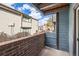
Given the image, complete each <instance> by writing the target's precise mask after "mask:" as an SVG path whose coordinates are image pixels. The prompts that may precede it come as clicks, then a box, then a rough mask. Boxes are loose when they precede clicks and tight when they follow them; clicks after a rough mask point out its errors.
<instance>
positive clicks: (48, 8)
mask: <svg viewBox="0 0 79 59" xmlns="http://www.w3.org/2000/svg"><path fill="white" fill-rule="evenodd" d="M33 5H34V6H35V7H37V8H38V9H39V10H40V11H42V12H43V13H50V12H57V11H58V10H60V9H62V8H65V7H66V6H69V4H68V3H33Z"/></svg>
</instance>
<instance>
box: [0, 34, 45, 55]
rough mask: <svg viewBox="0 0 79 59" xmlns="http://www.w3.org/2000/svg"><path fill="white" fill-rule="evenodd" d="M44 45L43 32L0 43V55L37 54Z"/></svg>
mask: <svg viewBox="0 0 79 59" xmlns="http://www.w3.org/2000/svg"><path fill="white" fill-rule="evenodd" d="M43 47H44V33H42V34H39V35H34V36H29V37H23V38H19V39H15V40H10V41H6V42H2V43H0V55H1V56H37V55H39V53H40V51H41V50H42V49H43Z"/></svg>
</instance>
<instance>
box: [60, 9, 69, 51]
mask: <svg viewBox="0 0 79 59" xmlns="http://www.w3.org/2000/svg"><path fill="white" fill-rule="evenodd" d="M59 48H60V50H64V51H69V9H68V8H66V9H64V10H60V11H59Z"/></svg>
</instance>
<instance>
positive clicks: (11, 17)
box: [0, 4, 38, 35]
mask: <svg viewBox="0 0 79 59" xmlns="http://www.w3.org/2000/svg"><path fill="white" fill-rule="evenodd" d="M37 23H38V21H37V20H36V19H34V18H32V17H30V16H28V15H25V14H23V13H21V12H19V11H17V10H14V9H11V8H9V7H7V6H5V5H3V4H0V32H4V33H7V34H9V35H14V34H16V33H18V32H23V31H26V32H29V33H30V34H34V33H35V32H36V30H38V24H37Z"/></svg>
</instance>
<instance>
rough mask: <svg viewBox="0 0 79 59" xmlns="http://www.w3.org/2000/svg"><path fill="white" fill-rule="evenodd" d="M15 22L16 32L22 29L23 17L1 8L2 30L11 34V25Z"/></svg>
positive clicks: (0, 24)
mask: <svg viewBox="0 0 79 59" xmlns="http://www.w3.org/2000/svg"><path fill="white" fill-rule="evenodd" d="M13 23H15V27H14V34H16V33H17V32H19V31H20V26H21V17H20V16H18V15H15V14H12V13H9V12H6V11H3V10H1V9H0V32H5V33H7V34H9V35H11V27H9V25H12V24H13Z"/></svg>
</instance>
